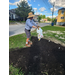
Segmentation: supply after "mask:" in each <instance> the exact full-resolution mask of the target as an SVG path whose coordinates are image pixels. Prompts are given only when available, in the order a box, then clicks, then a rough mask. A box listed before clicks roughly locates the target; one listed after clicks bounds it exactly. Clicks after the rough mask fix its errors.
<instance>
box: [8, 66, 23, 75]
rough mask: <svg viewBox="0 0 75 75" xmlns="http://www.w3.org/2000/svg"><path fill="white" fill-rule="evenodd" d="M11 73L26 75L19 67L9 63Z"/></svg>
mask: <svg viewBox="0 0 75 75" xmlns="http://www.w3.org/2000/svg"><path fill="white" fill-rule="evenodd" d="M9 75H24V73H23V72H22V71H20V69H19V68H15V67H13V66H12V65H9Z"/></svg>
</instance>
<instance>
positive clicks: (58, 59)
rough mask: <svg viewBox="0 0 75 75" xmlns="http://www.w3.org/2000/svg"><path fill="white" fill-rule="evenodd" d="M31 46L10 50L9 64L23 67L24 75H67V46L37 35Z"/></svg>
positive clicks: (33, 38)
mask: <svg viewBox="0 0 75 75" xmlns="http://www.w3.org/2000/svg"><path fill="white" fill-rule="evenodd" d="M31 40H32V42H33V45H32V46H31V47H30V48H21V49H13V51H10V52H9V64H13V66H14V67H17V68H21V70H22V72H24V75H65V47H63V46H61V45H60V44H55V43H54V42H52V41H50V42H49V41H48V40H46V39H41V40H40V41H38V39H37V37H32V38H31Z"/></svg>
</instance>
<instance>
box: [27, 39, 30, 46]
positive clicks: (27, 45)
mask: <svg viewBox="0 0 75 75" xmlns="http://www.w3.org/2000/svg"><path fill="white" fill-rule="evenodd" d="M28 41H29V38H27V39H26V46H27V47H30V45H29V44H28Z"/></svg>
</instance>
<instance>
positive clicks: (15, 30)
mask: <svg viewBox="0 0 75 75" xmlns="http://www.w3.org/2000/svg"><path fill="white" fill-rule="evenodd" d="M38 25H39V26H41V27H44V26H47V25H50V23H39V24H38ZM24 29H25V24H23V25H9V37H10V36H14V35H17V34H22V33H25V31H24ZM33 30H35V28H32V29H31V31H33Z"/></svg>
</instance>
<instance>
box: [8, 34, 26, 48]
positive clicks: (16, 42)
mask: <svg viewBox="0 0 75 75" xmlns="http://www.w3.org/2000/svg"><path fill="white" fill-rule="evenodd" d="M25 42H26V35H25V33H23V34H19V35H15V36H12V37H9V49H12V48H13V49H14V48H23V47H24V46H25Z"/></svg>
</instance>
